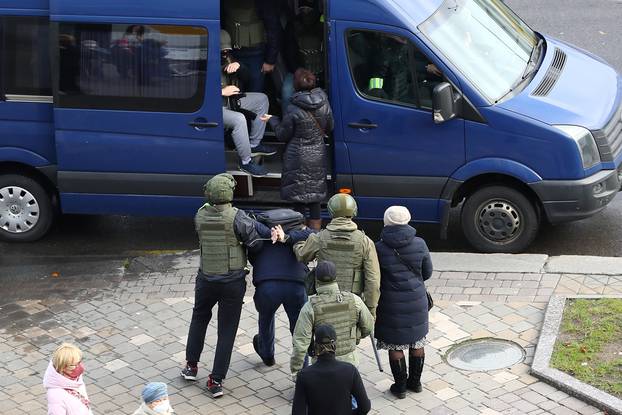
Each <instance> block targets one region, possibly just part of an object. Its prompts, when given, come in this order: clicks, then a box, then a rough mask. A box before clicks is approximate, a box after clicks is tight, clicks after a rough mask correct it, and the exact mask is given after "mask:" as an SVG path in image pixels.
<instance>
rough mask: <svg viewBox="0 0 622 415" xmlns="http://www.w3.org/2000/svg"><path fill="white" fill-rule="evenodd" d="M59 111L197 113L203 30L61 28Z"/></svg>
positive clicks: (204, 41)
mask: <svg viewBox="0 0 622 415" xmlns="http://www.w3.org/2000/svg"><path fill="white" fill-rule="evenodd" d="M58 33H59V36H58V80H57V82H58V91H59V92H58V100H57V102H58V105H59V106H60V107H63V108H87V109H107V110H130V111H159V112H188V113H190V112H195V111H197V110H199V109H200V108H201V107H202V105H203V99H204V96H205V76H206V68H207V37H208V34H207V29H206V28H203V27H189V26H164V25H138V24H129V25H121V24H81V23H60V24H59V31H58Z"/></svg>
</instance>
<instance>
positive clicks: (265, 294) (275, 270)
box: [249, 209, 313, 366]
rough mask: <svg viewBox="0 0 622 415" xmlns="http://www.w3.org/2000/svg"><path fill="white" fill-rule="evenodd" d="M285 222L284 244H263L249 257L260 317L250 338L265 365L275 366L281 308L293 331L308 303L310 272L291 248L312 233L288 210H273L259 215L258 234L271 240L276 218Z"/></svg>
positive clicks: (302, 217) (302, 219)
mask: <svg viewBox="0 0 622 415" xmlns="http://www.w3.org/2000/svg"><path fill="white" fill-rule="evenodd" d="M287 218H291V220H288V223H287V225H283V227H282V229H283V230H284V232H285V238H284V243H278V244H264V245H263V248H262V249H261V250H259V251H257V252H254V253H252V254H250V255H249V260H250V262H251V264H252V265H253V284H254V285H255V296H254V297H253V300H254V301H255V308H256V309H257V312H258V314H259V318H258V320H259V321H258V322H259V334H257V335H255V336H254V337H253V346H254V348H255V351H256V352H257V354H258V355H259V357H261V360H262V361H263V362H264V364H265V365H266V366H272V365H274V315H275V313H276V311H277V310H278V308H279V307H280V306H281V305H283V308H284V309H285V313H287V318H288V319H289V331H290V332H291V333H293V332H294V327H296V321H298V315H299V314H300V309H302V307H303V306H304V305H305V303H306V302H307V292H306V289H305V277H306V275H307V273H308V272H309V269H308V268H307V266H306V265H305V264H302V263H300V262H298V260H297V259H296V255H294V252H293V251H292V246H293V245H294V244H295V243H297V242H300V241H305V240H306V239H307V238H308V237H309V235H311V234H312V233H313V230H311V229H310V228H307V227H306V226H304V216H303V215H302V214H300V213H298V212H295V211H293V210H290V209H276V210H273V211H270V212H267V213H266V214H265V215H259V216H258V220H259V221H260V222H261V223H257V232H258V233H259V235H260V236H261V237H262V238H264V239H269V238H272V232H271V228H273V227H275V226H276V225H277V224H280V223H279V222H278V219H281V220H285V219H287Z"/></svg>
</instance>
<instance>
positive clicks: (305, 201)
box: [270, 69, 334, 231]
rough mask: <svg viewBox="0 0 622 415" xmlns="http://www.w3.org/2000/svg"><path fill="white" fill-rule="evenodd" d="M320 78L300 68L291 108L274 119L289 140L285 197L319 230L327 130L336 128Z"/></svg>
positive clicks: (278, 131)
mask: <svg viewBox="0 0 622 415" xmlns="http://www.w3.org/2000/svg"><path fill="white" fill-rule="evenodd" d="M315 82H316V78H315V75H313V73H311V72H310V71H308V70H306V69H298V70H297V71H296V74H295V76H294V88H295V89H296V91H297V92H296V94H295V95H294V96H293V97H292V99H291V105H290V108H289V112H288V113H287V115H286V116H285V118H283V121H282V122H280V123H279V120H278V119H277V118H276V117H273V118H272V119H271V120H270V124H271V125H273V126H274V131H275V132H276V137H277V138H278V139H279V140H280V141H284V142H285V143H287V144H286V147H285V151H284V153H283V174H282V176H281V199H283V200H287V201H291V202H294V204H295V205H294V206H295V207H294V209H296V210H297V211H299V212H301V213H302V214H303V215H306V212H307V210H308V211H309V216H308V221H307V225H308V226H309V227H311V228H313V229H315V230H317V231H319V230H320V229H321V228H322V217H321V213H322V208H321V206H320V203H321V202H322V201H323V200H324V199H326V194H327V192H328V190H327V188H328V187H327V184H326V174H327V169H326V158H327V154H326V145H325V143H324V140H325V138H326V136H327V134H330V133H331V132H332V131H333V127H334V120H333V111H332V110H331V108H330V104H329V102H328V96H327V95H326V93H325V92H324V91H323V90H322V89H321V88H316V87H315V86H316V84H315Z"/></svg>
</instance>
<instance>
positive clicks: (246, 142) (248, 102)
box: [220, 30, 276, 177]
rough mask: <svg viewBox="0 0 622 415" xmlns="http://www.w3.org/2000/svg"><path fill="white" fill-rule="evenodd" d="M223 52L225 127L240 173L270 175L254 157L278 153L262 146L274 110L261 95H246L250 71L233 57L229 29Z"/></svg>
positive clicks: (222, 42)
mask: <svg viewBox="0 0 622 415" xmlns="http://www.w3.org/2000/svg"><path fill="white" fill-rule="evenodd" d="M220 49H221V54H222V56H221V57H222V63H223V67H222V73H221V88H222V97H223V109H222V112H223V122H224V126H225V128H226V129H230V130H231V131H232V133H231V135H232V138H233V143H234V144H235V148H236V150H237V152H238V156H239V157H240V164H239V168H240V170H242V171H244V172H246V173H248V174H250V175H251V176H255V177H260V176H265V175H267V174H268V171H267V170H266V168H265V167H263V166H261V165H259V164H257V163H255V162H254V161H253V160H252V157H255V156H272V155H274V154H276V150H274V149H273V148H271V147H268V146H266V145H264V144H261V140H262V139H263V135H264V132H265V130H266V122H267V121H268V120H269V119H270V116H269V115H268V114H267V113H268V109H269V107H270V104H269V102H268V97H267V96H266V95H265V94H262V93H259V92H248V93H244V94H243V93H242V90H243V88H244V86H245V85H244V82H245V80H246V79H248V77H247V76H246V71H247V69H246V68H245V67H244V66H242V65H241V64H240V63H239V62H236V61H235V59H234V58H233V56H232V55H231V50H232V46H231V36H229V33H227V32H226V31H225V30H221V32H220ZM247 117H248V120H247ZM249 130H250V131H249Z"/></svg>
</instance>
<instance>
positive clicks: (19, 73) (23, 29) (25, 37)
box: [0, 16, 52, 99]
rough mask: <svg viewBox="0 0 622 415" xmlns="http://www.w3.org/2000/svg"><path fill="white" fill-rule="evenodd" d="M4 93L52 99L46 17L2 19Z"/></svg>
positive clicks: (1, 60) (1, 57)
mask: <svg viewBox="0 0 622 415" xmlns="http://www.w3.org/2000/svg"><path fill="white" fill-rule="evenodd" d="M0 20H1V21H2V26H3V36H2V39H1V42H2V47H1V48H0V50H1V51H2V54H1V56H0V64H1V65H2V68H1V70H2V75H3V78H4V79H3V81H2V84H3V91H2V93H3V94H4V95H5V96H7V99H10V98H11V97H10V95H27V96H51V95H52V78H51V75H50V59H49V43H48V39H49V21H48V19H47V18H46V17H33V16H5V17H0Z"/></svg>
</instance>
